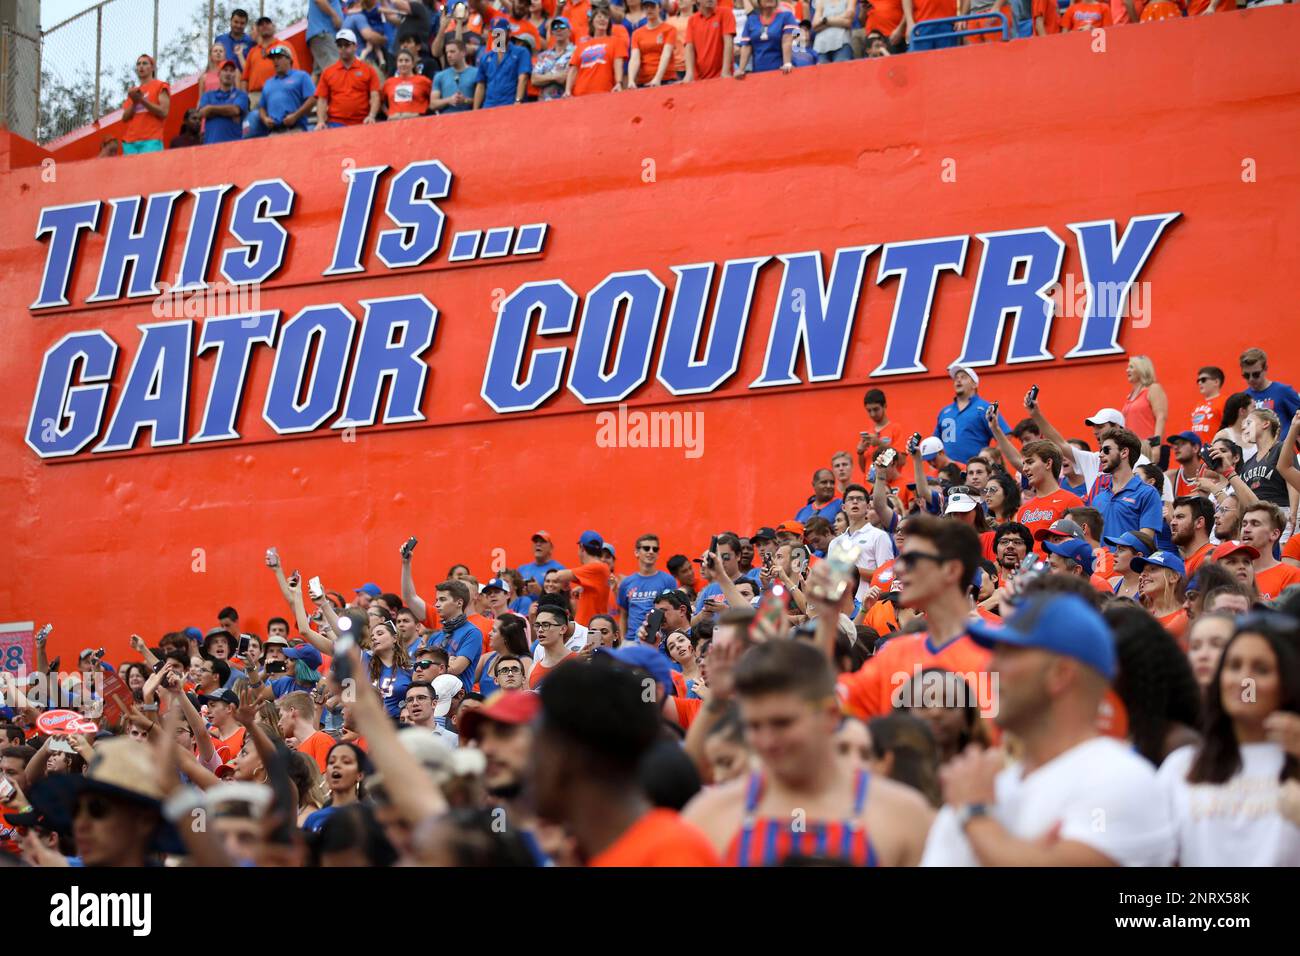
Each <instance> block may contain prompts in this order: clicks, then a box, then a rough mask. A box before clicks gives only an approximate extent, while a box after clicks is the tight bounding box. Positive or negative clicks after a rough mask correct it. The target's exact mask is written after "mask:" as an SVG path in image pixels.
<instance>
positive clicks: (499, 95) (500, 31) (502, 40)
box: [474, 17, 533, 109]
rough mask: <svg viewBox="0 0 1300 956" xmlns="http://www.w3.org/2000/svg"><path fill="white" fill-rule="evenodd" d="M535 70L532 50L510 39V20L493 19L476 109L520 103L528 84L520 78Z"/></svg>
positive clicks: (482, 59) (480, 64) (480, 65)
mask: <svg viewBox="0 0 1300 956" xmlns="http://www.w3.org/2000/svg"><path fill="white" fill-rule="evenodd" d="M532 73H533V61H532V57H530V56H529V55H528V50H527V49H526V48H525V47H524V46H522V45H521V44H519V43H512V42H511V41H510V21H509V20H507V19H505V17H498V18H497V19H496V20H493V21H492V41H491V49H489V50H488V51H487V52H486V53H484V54H483V55H482V56H480V57H479V59H478V86H477V87H476V88H475V90H474V106H475V108H476V109H479V108H482V109H487V108H489V107H492V106H508V105H510V104H512V103H518V102H520V101H521V100H522V99H523V96H524V84H522V83H521V82H520V79H521V78H522V77H528V76H531V75H532Z"/></svg>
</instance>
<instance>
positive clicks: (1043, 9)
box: [1030, 0, 1061, 37]
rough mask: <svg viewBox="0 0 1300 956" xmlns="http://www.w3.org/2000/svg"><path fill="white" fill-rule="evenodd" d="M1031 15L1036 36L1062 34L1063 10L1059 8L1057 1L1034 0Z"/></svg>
mask: <svg viewBox="0 0 1300 956" xmlns="http://www.w3.org/2000/svg"><path fill="white" fill-rule="evenodd" d="M1030 15H1031V16H1032V17H1033V19H1034V35H1035V36H1040V37H1042V36H1047V34H1049V33H1060V32H1061V8H1060V7H1058V6H1057V4H1056V0H1034V5H1033V9H1032V12H1031V14H1030Z"/></svg>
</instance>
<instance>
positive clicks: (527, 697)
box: [460, 690, 542, 740]
mask: <svg viewBox="0 0 1300 956" xmlns="http://www.w3.org/2000/svg"><path fill="white" fill-rule="evenodd" d="M541 709H542V699H541V698H540V697H538V696H537V695H536V694H534V693H533V692H532V691H529V690H499V691H497V692H496V693H495V694H493V695H492V696H491V697H489V698H488V699H487V700H486V701H485V702H484V704H483V706H482V707H475V708H474V709H473V710H467V711H465V712H463V713H462V714H461V715H460V733H461V736H462V737H464V738H465V739H466V740H473V739H474V737H475V736H476V735H477V734H478V725H479V723H480V722H481V721H484V720H494V721H496V722H497V723H498V724H513V725H516V726H518V725H519V724H528V723H532V721H533V718H534V717H536V716H537V714H538V712H539V711H540V710H541Z"/></svg>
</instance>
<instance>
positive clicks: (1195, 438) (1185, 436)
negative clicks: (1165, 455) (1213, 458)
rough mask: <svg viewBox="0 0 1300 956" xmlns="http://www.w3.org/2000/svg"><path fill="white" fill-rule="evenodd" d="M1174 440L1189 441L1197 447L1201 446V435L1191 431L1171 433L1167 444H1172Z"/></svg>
mask: <svg viewBox="0 0 1300 956" xmlns="http://www.w3.org/2000/svg"><path fill="white" fill-rule="evenodd" d="M1176 441H1186V442H1191V443H1192V444H1193V445H1195V446H1196V447H1197V448H1200V447H1201V436H1200V435H1198V434H1196V432H1193V431H1186V432H1179V433H1178V434H1177V435H1171V436H1170V437H1169V444H1171V445H1172V444H1173V443H1174V442H1176Z"/></svg>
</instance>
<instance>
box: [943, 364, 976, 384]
mask: <svg viewBox="0 0 1300 956" xmlns="http://www.w3.org/2000/svg"><path fill="white" fill-rule="evenodd" d="M958 372H965V373H966V374H967V375H969V376H970V380H971V381H972V382H974V383H975V384H976V385H978V384H979V383H980V377H979V373H978V372H976V371H975V370H974V369H973V368H971V367H970V366H969V365H949V366H948V377H949V378H956V377H957V373H958Z"/></svg>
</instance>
